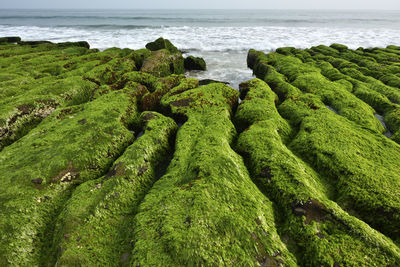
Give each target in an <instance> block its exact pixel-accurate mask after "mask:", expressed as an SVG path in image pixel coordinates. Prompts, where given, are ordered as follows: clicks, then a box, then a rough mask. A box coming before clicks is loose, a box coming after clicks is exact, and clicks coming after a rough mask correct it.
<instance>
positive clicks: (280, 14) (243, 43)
mask: <svg viewBox="0 0 400 267" xmlns="http://www.w3.org/2000/svg"><path fill="white" fill-rule="evenodd" d="M0 36H20V37H21V38H22V39H23V40H49V41H52V42H65V41H81V40H84V41H88V42H89V44H90V45H91V47H92V48H99V49H101V50H103V49H107V48H110V47H120V48H126V47H127V48H131V49H139V48H143V47H144V46H145V45H146V43H148V42H150V41H153V40H155V39H157V38H158V37H161V36H162V37H164V38H167V39H169V40H170V41H171V42H172V43H173V44H175V45H176V46H177V47H178V48H179V49H180V50H182V51H183V52H185V54H184V55H194V56H200V57H203V58H204V59H205V60H206V62H207V67H208V69H207V71H192V72H188V73H186V74H187V76H190V77H196V78H199V79H214V80H219V81H225V82H229V83H230V85H231V86H232V87H234V88H238V85H239V83H240V82H242V81H246V80H249V79H251V78H252V72H251V70H250V69H248V68H247V64H246V56H247V51H248V50H249V49H251V48H254V49H257V50H262V51H266V52H269V51H274V50H275V49H276V48H278V47H284V46H294V47H297V48H309V47H312V46H315V45H319V44H324V45H330V44H332V43H341V44H345V45H347V46H349V47H350V48H354V49H355V48H358V47H360V46H362V47H385V46H387V45H390V44H394V45H400V11H393V10H392V11H366V10H364V11H354V10H351V11H350V10H155V9H154V10H133V9H129V10H50V9H49V10H11V9H7V10H6V9H0Z"/></svg>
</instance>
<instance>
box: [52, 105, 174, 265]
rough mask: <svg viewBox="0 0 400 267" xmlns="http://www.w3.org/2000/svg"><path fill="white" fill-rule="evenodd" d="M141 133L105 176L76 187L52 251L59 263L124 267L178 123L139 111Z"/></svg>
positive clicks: (168, 152)
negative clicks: (139, 210) (147, 196)
mask: <svg viewBox="0 0 400 267" xmlns="http://www.w3.org/2000/svg"><path fill="white" fill-rule="evenodd" d="M141 120H142V121H143V124H144V127H143V130H144V134H143V135H142V136H141V137H140V138H138V139H137V140H136V141H135V142H134V143H133V144H132V145H130V146H129V147H128V148H127V149H126V151H125V153H124V154H123V155H122V156H121V157H119V158H118V160H117V161H116V162H115V163H114V165H113V167H112V168H111V170H110V171H109V172H108V173H107V174H106V175H105V176H103V177H101V178H99V179H96V180H91V181H88V182H86V183H84V184H82V185H80V186H79V187H77V189H76V190H75V191H74V193H73V195H72V197H71V198H70V199H69V200H68V202H67V203H66V204H65V208H64V209H63V211H62V212H61V214H60V216H59V218H58V222H57V226H56V234H55V239H54V246H53V251H54V253H55V254H56V255H58V256H57V258H58V259H57V266H70V265H81V266H84V265H85V266H89V265H90V266H94V265H103V266H109V265H118V263H119V264H122V265H127V264H128V263H129V260H130V258H131V257H132V255H131V252H132V245H133V244H132V243H131V242H132V239H133V238H134V236H133V231H134V228H133V226H134V221H133V219H134V215H135V214H136V212H137V208H138V205H139V203H140V202H141V200H142V198H143V197H144V195H145V194H146V192H147V191H148V190H149V189H150V188H151V186H152V184H153V183H154V182H155V181H156V179H157V177H159V175H160V173H159V171H160V169H161V168H163V166H162V165H165V164H168V162H165V161H166V160H167V159H168V158H169V155H170V154H171V153H172V151H171V149H172V146H173V143H174V142H173V139H174V136H175V133H176V130H177V125H176V123H175V122H174V121H173V120H172V119H171V118H167V117H164V116H163V115H161V114H159V113H155V112H144V113H142V115H141Z"/></svg>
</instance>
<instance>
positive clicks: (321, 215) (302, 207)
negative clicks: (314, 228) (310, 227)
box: [292, 200, 329, 224]
mask: <svg viewBox="0 0 400 267" xmlns="http://www.w3.org/2000/svg"><path fill="white" fill-rule="evenodd" d="M292 211H293V213H294V214H295V215H296V216H305V217H306V221H305V223H306V224H309V223H310V222H311V221H316V222H323V221H325V220H326V219H327V216H328V215H329V214H328V211H327V210H326V208H325V206H324V205H322V204H321V203H320V202H318V201H317V200H309V201H307V202H305V203H297V204H294V203H293V204H292Z"/></svg>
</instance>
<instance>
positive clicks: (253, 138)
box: [235, 80, 400, 266]
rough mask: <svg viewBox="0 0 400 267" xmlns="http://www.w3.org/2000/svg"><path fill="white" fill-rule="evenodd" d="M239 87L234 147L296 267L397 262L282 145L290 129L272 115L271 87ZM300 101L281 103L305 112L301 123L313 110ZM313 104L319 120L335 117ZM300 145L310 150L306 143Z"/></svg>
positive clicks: (397, 254) (386, 243)
mask: <svg viewBox="0 0 400 267" xmlns="http://www.w3.org/2000/svg"><path fill="white" fill-rule="evenodd" d="M242 87H244V88H246V91H247V94H246V97H245V98H244V101H243V102H242V103H241V104H240V106H239V108H238V111H237V113H236V117H235V118H236V119H239V120H240V121H247V123H248V124H250V127H249V128H248V129H246V130H245V131H244V132H243V133H242V134H241V135H240V136H239V139H238V142H237V145H236V148H237V151H239V152H240V153H241V154H242V155H243V156H244V158H245V159H246V163H247V166H248V167H249V170H250V174H251V177H252V179H253V181H254V182H255V183H256V184H257V185H258V186H259V188H260V189H261V191H262V192H264V194H265V195H267V196H268V197H269V198H270V199H271V200H273V201H274V202H275V203H276V204H277V210H279V212H278V214H279V216H280V220H281V221H280V224H279V234H280V236H281V237H282V238H283V239H285V240H286V242H287V244H288V248H289V249H290V251H292V252H294V253H295V255H296V256H297V259H298V263H299V265H301V266H334V265H346V266H361V265H369V266H382V265H391V264H396V263H397V262H399V260H400V250H399V249H398V247H396V246H395V245H394V244H393V242H392V241H391V240H390V239H388V238H386V237H384V236H383V235H382V234H380V233H378V232H376V231H375V230H373V229H371V228H370V227H369V226H368V225H367V224H365V223H363V222H362V221H360V220H358V219H356V218H355V217H353V216H350V215H349V214H348V213H347V212H345V211H344V210H342V209H341V208H340V207H339V206H338V205H337V204H336V203H335V202H333V201H331V200H330V198H332V197H334V196H335V189H334V187H333V186H334V185H335V183H334V182H332V181H329V180H327V179H326V176H325V175H319V174H318V173H316V172H315V171H314V170H313V169H312V168H310V167H309V165H308V164H307V163H305V162H304V161H303V160H302V159H301V158H299V157H298V156H297V155H298V154H297V152H296V153H293V152H292V146H289V147H287V146H286V145H285V144H286V143H287V141H288V139H287V137H288V131H287V130H282V129H290V127H289V126H288V124H287V123H286V122H285V120H284V119H283V118H282V117H280V115H279V113H278V112H277V109H276V107H275V103H276V101H275V100H276V95H275V94H274V93H273V92H272V91H271V89H270V88H269V87H268V86H267V85H266V84H265V83H263V82H261V81H260V80H253V81H250V82H246V83H245V84H243V85H242ZM300 99H303V97H301V98H299V99H298V100H294V99H292V98H288V99H287V100H286V101H287V102H286V101H285V102H284V103H283V104H282V105H283V106H287V105H289V103H296V105H297V106H296V110H303V111H307V110H309V112H308V114H307V115H305V114H304V113H303V114H301V115H300V114H299V118H305V119H304V120H306V119H308V118H309V116H312V114H313V113H314V112H317V111H314V109H310V108H309V105H308V104H306V103H303V104H302V106H299V105H300V103H302V100H300ZM261 100H262V102H260V101H261ZM316 101H318V98H316ZM290 105H292V104H290ZM313 105H314V106H317V105H318V106H320V109H319V110H320V113H321V114H325V117H324V119H323V120H324V121H326V120H329V119H331V117H335V115H332V114H331V112H330V111H328V110H327V109H326V108H324V106H323V104H322V103H319V104H317V103H314V104H313ZM282 109H284V108H282ZM287 114H292V113H291V112H288V113H287ZM347 123H348V122H347ZM282 126H284V127H282ZM313 126H314V128H317V127H320V126H321V123H320V122H314V124H313ZM308 129H310V128H306V131H309V130H308ZM339 129H342V128H339ZM344 132H347V131H344ZM330 138H332V136H331V137H330ZM296 139H297V137H296ZM296 139H295V140H296ZM318 143H319V142H318ZM321 144H324V142H321ZM302 145H303V149H310V151H314V150H313V148H309V145H308V144H304V143H303V144H302ZM278 218H279V217H278Z"/></svg>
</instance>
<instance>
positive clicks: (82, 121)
mask: <svg viewBox="0 0 400 267" xmlns="http://www.w3.org/2000/svg"><path fill="white" fill-rule="evenodd" d="M78 123H80V124H85V123H86V119H81V120H79V121H78Z"/></svg>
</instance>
